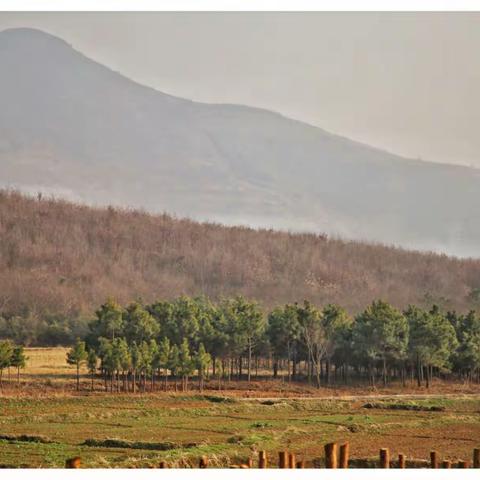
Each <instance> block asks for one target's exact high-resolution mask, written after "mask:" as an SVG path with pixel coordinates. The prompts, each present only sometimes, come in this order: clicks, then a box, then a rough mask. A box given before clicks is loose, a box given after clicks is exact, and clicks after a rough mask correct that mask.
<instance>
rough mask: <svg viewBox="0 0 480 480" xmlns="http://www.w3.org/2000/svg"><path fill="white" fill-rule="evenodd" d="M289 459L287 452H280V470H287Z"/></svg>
mask: <svg viewBox="0 0 480 480" xmlns="http://www.w3.org/2000/svg"><path fill="white" fill-rule="evenodd" d="M287 458H288V453H287V452H285V451H283V452H278V468H287Z"/></svg>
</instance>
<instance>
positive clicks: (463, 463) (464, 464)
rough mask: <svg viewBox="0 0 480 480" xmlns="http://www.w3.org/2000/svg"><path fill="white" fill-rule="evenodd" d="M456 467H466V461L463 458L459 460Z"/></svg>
mask: <svg viewBox="0 0 480 480" xmlns="http://www.w3.org/2000/svg"><path fill="white" fill-rule="evenodd" d="M457 468H468V462H467V461H465V460H459V461H458V464H457Z"/></svg>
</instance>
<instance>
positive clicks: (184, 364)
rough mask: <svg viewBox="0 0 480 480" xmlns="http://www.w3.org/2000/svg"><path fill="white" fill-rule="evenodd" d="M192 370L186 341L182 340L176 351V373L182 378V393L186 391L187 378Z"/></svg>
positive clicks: (192, 366) (192, 363) (191, 361)
mask: <svg viewBox="0 0 480 480" xmlns="http://www.w3.org/2000/svg"><path fill="white" fill-rule="evenodd" d="M194 368H195V366H194V362H193V360H192V356H191V354H190V347H189V345H188V340H187V339H186V338H184V339H183V342H182V344H181V345H180V348H179V351H178V373H179V374H180V375H181V376H182V391H184V392H186V391H187V390H188V377H189V376H190V375H191V374H192V373H193V371H194Z"/></svg>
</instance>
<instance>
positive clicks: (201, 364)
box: [195, 343, 212, 392]
mask: <svg viewBox="0 0 480 480" xmlns="http://www.w3.org/2000/svg"><path fill="white" fill-rule="evenodd" d="M211 361H212V357H211V356H210V354H209V353H207V351H206V350H205V347H204V346H203V343H201V344H200V346H199V347H198V352H197V353H196V355H195V366H196V368H197V370H198V388H199V390H200V392H203V385H204V377H205V371H206V369H208V366H209V365H210V362H211Z"/></svg>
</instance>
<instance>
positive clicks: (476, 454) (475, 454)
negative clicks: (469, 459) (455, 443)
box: [473, 448, 480, 468]
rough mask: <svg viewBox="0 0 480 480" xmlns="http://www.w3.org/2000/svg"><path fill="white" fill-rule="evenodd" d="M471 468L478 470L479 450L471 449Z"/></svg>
mask: <svg viewBox="0 0 480 480" xmlns="http://www.w3.org/2000/svg"><path fill="white" fill-rule="evenodd" d="M473 468H480V448H474V449H473Z"/></svg>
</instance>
